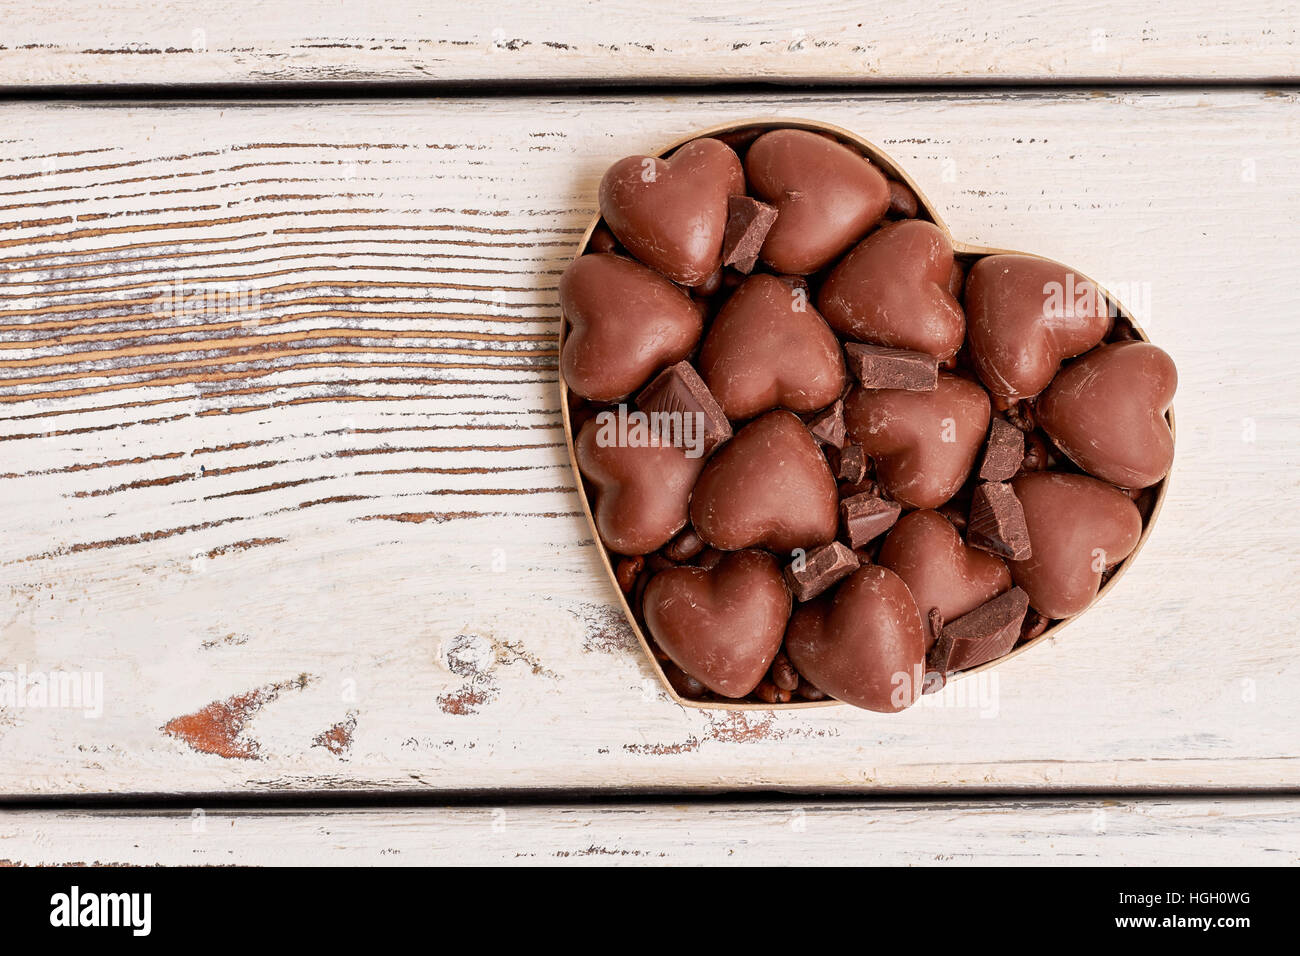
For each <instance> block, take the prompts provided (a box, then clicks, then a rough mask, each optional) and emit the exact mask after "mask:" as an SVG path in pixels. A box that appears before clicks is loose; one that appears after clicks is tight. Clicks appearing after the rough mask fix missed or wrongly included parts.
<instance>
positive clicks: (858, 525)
mask: <svg viewBox="0 0 1300 956" xmlns="http://www.w3.org/2000/svg"><path fill="white" fill-rule="evenodd" d="M902 513H903V506H902V505H900V504H899V503H898V502H897V501H886V500H885V499H884V498H881V497H879V496H878V495H873V494H869V493H864V494H860V495H853V496H852V497H850V498H845V499H844V500H843V501H841V502H840V519H841V520H842V521H843V522H844V536H845V537H846V538H848V539H849V546H850V547H853V548H864V547H866V546H867V545H868V544H870V543H871V542H872V541H874V540H875V539H876V538H878V537H880V536H881V535H882V534H884V533H885V532H886V531H888V530H889V529H890V528H892V527H893V526H894V522H895V521H897V520H898V516H899V515H900V514H902Z"/></svg>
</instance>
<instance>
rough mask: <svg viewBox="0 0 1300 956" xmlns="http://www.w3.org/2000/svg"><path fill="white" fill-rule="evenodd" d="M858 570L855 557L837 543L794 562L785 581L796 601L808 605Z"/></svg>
mask: <svg viewBox="0 0 1300 956" xmlns="http://www.w3.org/2000/svg"><path fill="white" fill-rule="evenodd" d="M857 569H858V556H857V555H856V554H854V553H853V552H852V551H850V550H849V549H848V548H846V547H845V546H844V545H843V544H842V543H841V542H839V541H832V542H831V543H830V544H827V545H823V546H822V547H820V548H813V550H811V551H809V552H808V553H807V554H805V555H803V556H802V557H800V558H796V559H795V560H794V561H792V562H791V563H790V564H789V565H788V566H787V567H786V569H785V580H786V583H787V584H789V585H790V590H791V591H792V592H794V596H795V598H796V599H797V600H799V601H811V600H812V599H813V598H815V597H816V596H817V595H819V594H821V593H822V592H823V591H825V590H827V589H828V588H829V587H831V585H834V584H838V583H839V582H840V581H841V580H842V579H844V578H846V577H848V576H849V575H850V574H852V573H853V572H854V571H856V570H857Z"/></svg>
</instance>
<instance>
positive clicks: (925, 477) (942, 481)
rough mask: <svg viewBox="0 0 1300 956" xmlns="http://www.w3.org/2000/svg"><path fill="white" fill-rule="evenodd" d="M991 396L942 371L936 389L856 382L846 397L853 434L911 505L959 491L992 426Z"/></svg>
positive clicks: (879, 474)
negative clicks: (868, 386)
mask: <svg viewBox="0 0 1300 956" xmlns="http://www.w3.org/2000/svg"><path fill="white" fill-rule="evenodd" d="M990 414H991V413H990V409H989V397H988V394H987V393H986V392H985V391H984V389H982V388H980V387H979V386H978V385H976V384H975V383H974V382H971V381H968V380H966V379H964V378H958V377H957V376H955V375H947V374H941V375H940V376H939V381H938V384H937V386H936V387H935V389H934V391H932V392H905V391H901V390H899V389H892V388H882V389H864V388H855V389H854V390H853V391H852V392H850V393H849V397H848V398H847V399H846V400H845V402H844V420H845V423H846V425H847V426H848V432H849V438H850V439H851V440H852V441H853V443H854V444H856V445H861V446H862V448H863V449H864V450H865V451H866V453H867V454H868V455H870V456H871V458H872V459H873V460H874V461H875V463H876V478H877V480H878V481H879V482H880V484H881V487H882V488H883V489H884V490H885V492H886V493H887V494H888V495H889V496H890V497H891V498H893V499H894V500H895V501H899V502H902V503H903V504H904V505H906V506H907V507H909V508H937V507H939V505H941V504H943V503H944V502H945V501H947V500H948V499H949V498H951V497H952V496H953V495H954V494H956V493H957V489H959V488H960V487H961V486H962V484H963V483H965V481H966V478H967V476H968V475H969V474H970V472H971V468H973V467H974V465H975V456H976V455H977V454H978V453H979V448H980V444H981V442H983V440H984V434H985V432H986V431H987V430H988V427H989V416H990Z"/></svg>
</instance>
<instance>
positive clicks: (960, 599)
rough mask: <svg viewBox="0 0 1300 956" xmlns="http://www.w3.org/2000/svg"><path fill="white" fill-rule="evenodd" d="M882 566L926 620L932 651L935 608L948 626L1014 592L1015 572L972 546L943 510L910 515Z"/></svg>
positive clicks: (890, 539) (891, 539)
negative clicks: (904, 588) (903, 586)
mask: <svg viewBox="0 0 1300 956" xmlns="http://www.w3.org/2000/svg"><path fill="white" fill-rule="evenodd" d="M878 560H879V563H880V565H881V566H882V567H886V568H889V570H891V571H893V572H894V573H895V574H897V575H898V576H899V577H900V578H902V579H903V583H904V584H906V585H907V589H908V590H909V591H911V592H912V597H913V598H915V599H916V607H917V610H919V611H920V612H921V617H922V618H924V619H926V648H927V649H929V647H930V645H931V644H933V643H934V640H935V637H936V635H935V634H933V633H931V631H930V627H929V619H928V618H929V613H930V609H931V608H938V610H939V614H940V616H941V617H942V618H943V620H944V621H955V620H956V619H957V618H959V617H961V616H962V615H963V614H966V613H967V612H969V611H973V610H975V609H976V608H977V607H979V606H980V605H981V604H984V603H985V602H986V601H991V600H993V599H994V598H995V597H997V596H998V595H999V594H1001V593H1002V592H1003V591H1008V590H1010V589H1011V572H1010V571H1008V570H1007V566H1006V564H1005V562H1003V560H1002V559H1001V558H999V557H997V556H996V555H993V554H989V553H988V552H987V551H981V550H980V549H979V548H972V547H969V546H968V545H967V544H966V543H965V542H964V541H962V539H961V533H960V532H958V530H957V529H956V528H954V527H953V526H952V522H950V521H949V520H948V519H947V518H945V517H944V516H943V515H941V514H939V512H937V511H928V510H927V511H913V512H911V513H909V514H906V515H904V516H903V517H902V518H901V519H900V520H899V522H898V524H896V525H894V527H893V528H892V529H891V530H890V532H889V535H888V536H887V537H886V538H885V543H884V545H883V546H882V547H881V549H880V557H879V559H878Z"/></svg>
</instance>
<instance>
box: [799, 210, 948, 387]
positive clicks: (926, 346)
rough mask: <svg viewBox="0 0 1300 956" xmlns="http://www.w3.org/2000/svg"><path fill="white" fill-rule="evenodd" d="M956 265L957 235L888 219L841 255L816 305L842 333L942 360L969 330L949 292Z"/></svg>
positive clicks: (918, 223) (919, 221)
mask: <svg viewBox="0 0 1300 956" xmlns="http://www.w3.org/2000/svg"><path fill="white" fill-rule="evenodd" d="M952 268H953V256H952V241H951V240H949V238H948V236H947V234H946V233H944V231H943V230H942V229H940V228H939V227H938V226H936V225H934V224H933V223H930V222H925V221H924V220H922V219H907V220H903V221H902V222H895V223H891V224H890V225H887V226H884V227H882V228H880V229H877V230H876V231H875V232H873V233H872V234H871V235H869V236H867V238H866V239H864V240H862V242H860V243H858V245H857V246H856V247H855V248H854V249H853V251H852V252H850V253H849V254H848V255H847V256H845V257H844V258H843V259H842V260H840V264H839V265H837V266H836V267H835V269H834V271H832V272H831V274H830V276H829V277H828V278H827V280H826V283H825V284H824V285H823V286H822V289H821V294H820V295H819V296H818V297H817V304H818V306H819V307H820V308H821V310H822V315H823V316H825V318H826V321H827V322H828V323H830V325H831V327H832V328H833V329H835V331H836V332H839V333H840V334H841V335H846V336H848V337H849V338H852V339H857V340H858V341H860V342H871V343H874V344H876V345H888V346H890V347H892V348H901V349H912V350H914V351H917V352H928V353H929V354H931V355H934V356H937V357H938V358H939V359H940V360H941V361H943V360H945V359H949V358H951V357H952V356H954V355H956V354H957V350H958V349H960V348H961V343H962V339H963V338H964V337H965V335H966V317H965V315H963V314H962V310H961V306H960V305H958V304H957V300H956V299H955V298H953V297H952V295H951V294H949V292H948V283H949V280H950V279H951V277H952Z"/></svg>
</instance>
